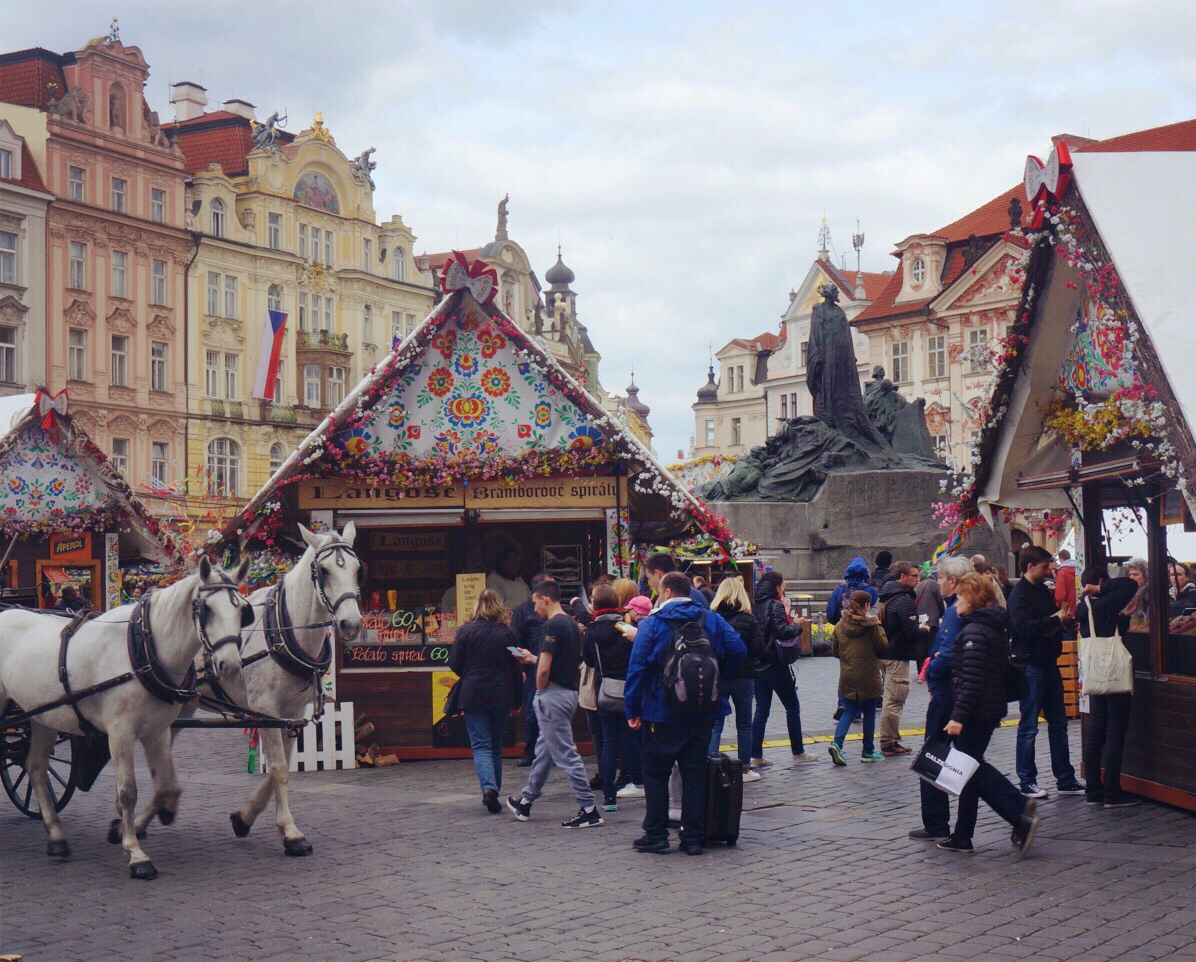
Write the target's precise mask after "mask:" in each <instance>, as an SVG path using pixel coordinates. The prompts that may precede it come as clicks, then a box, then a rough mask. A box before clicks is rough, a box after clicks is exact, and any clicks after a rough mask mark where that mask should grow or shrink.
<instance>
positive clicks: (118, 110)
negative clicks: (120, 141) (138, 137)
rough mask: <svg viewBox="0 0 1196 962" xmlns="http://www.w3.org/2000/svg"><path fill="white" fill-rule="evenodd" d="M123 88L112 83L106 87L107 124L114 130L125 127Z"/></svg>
mask: <svg viewBox="0 0 1196 962" xmlns="http://www.w3.org/2000/svg"><path fill="white" fill-rule="evenodd" d="M125 116H126V111H125V88H124V87H122V86H121V85H120V84H113V85H112V86H111V87H109V88H108V126H109V127H112V128H113V129H115V130H124V129H125Z"/></svg>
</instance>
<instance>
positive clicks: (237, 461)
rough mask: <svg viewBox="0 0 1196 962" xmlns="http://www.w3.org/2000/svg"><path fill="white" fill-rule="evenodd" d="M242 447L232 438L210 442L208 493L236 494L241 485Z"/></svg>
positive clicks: (215, 439) (216, 439)
mask: <svg viewBox="0 0 1196 962" xmlns="http://www.w3.org/2000/svg"><path fill="white" fill-rule="evenodd" d="M240 474H241V448H240V446H239V445H238V444H237V442H236V441H234V440H232V438H214V439H213V440H212V441H211V442H209V444H208V494H214V495H221V494H222V495H235V494H236V493H237V490H238V488H239V487H240V483H239V482H240Z"/></svg>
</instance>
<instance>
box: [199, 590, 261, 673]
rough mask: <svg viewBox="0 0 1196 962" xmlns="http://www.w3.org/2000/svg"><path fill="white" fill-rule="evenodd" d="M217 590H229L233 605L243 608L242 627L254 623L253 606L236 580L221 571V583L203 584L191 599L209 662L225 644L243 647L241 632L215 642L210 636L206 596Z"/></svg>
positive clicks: (205, 659)
mask: <svg viewBox="0 0 1196 962" xmlns="http://www.w3.org/2000/svg"><path fill="white" fill-rule="evenodd" d="M217 591H227V592H229V593H230V594H231V595H232V600H233V607H235V608H241V627H242V628H248V627H249V626H250V625H252V624H253V607H252V606H251V605H250V604H249V602H248V601H247V600H246V599H244V598H243V597H242V596H241V592H240V591H238V590H237V585H236V582H234V581H232V580H231V579H229V578H227V577H225V576H224V574H223V573H221V581H220V583H219V584H214V585H208V584H201V585H200V586H199V587H198V588H197V589H196V592H195V597H194V598H192V599H191V618H192V620H193V621H194V622H195V629H196V631H197V632H198V634H199V641H200V644H202V645H203V650H204V661H205V662H208V663H210V662H211V660H212V659H213V658H214V657H215V655H216V652H217V651H219V650H220V649H221V648H223V647H224V646H225V645H236V646H237V648H238V649H240V647H241V635H240V633H237V634H235V635H227V636H226V637H224V638H221V639H220V640H219V641H216V642H215V643H213V642H212V639H211V638H209V637H208V602H207V600H206V599H205V597H204V596H205V595H211V594H214V593H215V592H217Z"/></svg>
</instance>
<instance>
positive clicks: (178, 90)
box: [170, 80, 208, 121]
mask: <svg viewBox="0 0 1196 962" xmlns="http://www.w3.org/2000/svg"><path fill="white" fill-rule="evenodd" d="M170 102H171V104H172V105H173V106H174V119H175V120H178V121H182V120H193V119H194V118H196V117H202V116H203V112H204V108H205V107H206V106H207V105H208V91H207V90H206V89H205V88H204V87H201V86H200V85H199V84H193V83H191V82H190V81H189V80H182V81H180V82H179V83H177V84H172V85H171V88H170Z"/></svg>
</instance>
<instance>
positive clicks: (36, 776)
mask: <svg viewBox="0 0 1196 962" xmlns="http://www.w3.org/2000/svg"><path fill="white" fill-rule="evenodd" d="M57 740H58V732H56V731H54V729H52V728H47V727H46V726H45V725H39V724H38V723H37V721H36V720H35V721H34V722H33V725H32V732H31V737H30V739H29V755H28V756H27V757H26V759H25V770H26V772H27V775H26V777H27V778H28V779H29V783H30V784H31V785H32V786H33V791H34V794H35V795H36V796H37V804H38V807H39V808H40V809H41V815H42V825H44V826H45V829H46V835H47V836H49V841H48V842H46V854H47V855H55V856H61V857H65V856H67V855H70V854H71V846H70V843H69V842H67V840H66V835H65V834H63V831H62V823H61V822H60V821H59V819H58V812H57V810H56V809H55V808H54V799H53V798H51V796H50V775H49V768H50V766H49V759H50V752H52V751H53V750H54V743H55V742H56V741H57Z"/></svg>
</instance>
